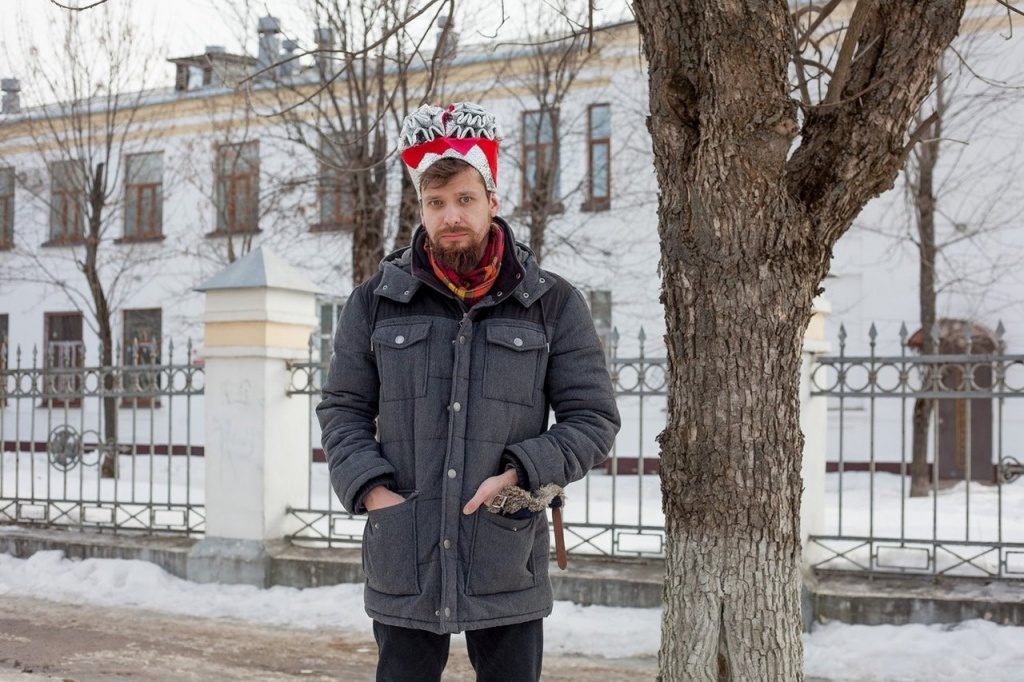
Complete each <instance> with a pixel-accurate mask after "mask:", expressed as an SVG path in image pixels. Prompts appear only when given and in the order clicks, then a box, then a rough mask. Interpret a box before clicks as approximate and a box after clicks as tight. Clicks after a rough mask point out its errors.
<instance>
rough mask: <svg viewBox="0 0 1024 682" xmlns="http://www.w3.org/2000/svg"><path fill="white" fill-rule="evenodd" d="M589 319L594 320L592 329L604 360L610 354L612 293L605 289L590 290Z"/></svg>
mask: <svg viewBox="0 0 1024 682" xmlns="http://www.w3.org/2000/svg"><path fill="white" fill-rule="evenodd" d="M587 298H588V303H590V317H591V318H592V319H593V320H594V328H595V329H596V330H597V336H598V338H599V339H600V340H601V347H602V348H604V354H605V357H606V358H610V357H611V353H612V329H613V327H612V292H611V291H608V290H607V289H592V290H591V291H590V292H589V293H588V296H587Z"/></svg>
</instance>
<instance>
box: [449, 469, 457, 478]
mask: <svg viewBox="0 0 1024 682" xmlns="http://www.w3.org/2000/svg"><path fill="white" fill-rule="evenodd" d="M456 476H458V473H457V472H456V471H455V469H449V470H448V478H455V477H456Z"/></svg>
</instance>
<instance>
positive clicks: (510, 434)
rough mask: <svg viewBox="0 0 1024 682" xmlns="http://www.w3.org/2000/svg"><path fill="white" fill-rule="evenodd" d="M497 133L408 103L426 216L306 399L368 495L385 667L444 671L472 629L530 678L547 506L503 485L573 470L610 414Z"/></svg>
mask: <svg viewBox="0 0 1024 682" xmlns="http://www.w3.org/2000/svg"><path fill="white" fill-rule="evenodd" d="M499 139H500V136H499V134H498V130H497V126H496V123H495V120H494V118H493V116H491V115H490V114H488V113H487V112H485V111H484V110H483V109H481V108H480V107H478V106H477V105H474V104H470V103H462V104H455V105H452V106H451V107H449V108H448V109H440V108H437V107H431V106H424V107H421V108H420V109H419V110H417V111H416V112H414V113H413V114H411V115H410V116H409V117H408V118H407V119H406V121H405V124H404V125H403V129H402V140H401V141H402V149H403V152H402V159H403V161H404V162H405V163H406V165H407V167H408V169H409V172H410V174H411V176H412V178H413V181H414V184H415V185H416V187H417V191H418V193H419V200H420V219H421V221H422V225H421V226H420V227H419V228H418V229H417V230H416V232H415V233H414V235H413V238H412V246H411V247H407V248H404V249H400V250H399V251H396V252H395V253H393V254H391V255H390V256H388V257H387V258H385V259H384V261H383V262H382V264H381V268H380V272H378V273H377V274H376V275H375V276H374V277H372V278H371V279H369V280H368V281H366V282H364V283H363V284H362V285H360V286H359V287H358V288H356V290H355V291H354V292H353V294H352V296H351V297H350V298H349V301H348V304H347V305H346V306H345V309H344V311H343V312H342V315H341V320H340V321H339V324H338V330H337V333H336V335H335V339H334V357H333V359H332V360H331V366H330V371H329V373H328V376H327V379H326V381H325V383H324V389H323V401H322V402H321V403H320V405H319V406H318V407H317V414H318V417H319V420H320V425H321V427H322V430H323V446H324V451H325V452H326V453H327V460H328V465H329V468H330V472H331V482H332V485H333V486H334V490H335V492H336V493H337V495H338V497H339V498H340V500H341V502H342V504H343V505H344V507H345V509H347V510H348V511H350V512H352V513H357V514H359V513H364V512H365V513H366V514H367V523H366V529H365V532H364V535H363V568H364V569H365V572H366V589H365V606H366V612H367V613H368V614H369V615H370V617H371V618H373V621H374V623H373V627H374V635H375V637H376V639H377V644H378V648H379V652H380V657H379V663H378V668H377V679H378V680H382V681H388V682H391V681H397V680H416V681H417V682H420V681H423V680H440V679H441V672H442V671H443V670H444V667H445V664H446V662H447V660H448V645H449V639H450V635H451V633H453V632H461V631H463V630H464V631H466V643H467V648H468V651H469V657H470V661H471V662H472V664H473V667H474V669H475V670H476V673H477V679H478V680H483V681H487V680H495V681H497V680H501V681H502V682H505V681H508V680H516V681H517V682H522V681H529V680H538V679H539V677H540V671H541V659H542V652H543V624H542V619H543V618H544V617H545V616H547V615H548V614H550V613H551V606H552V597H551V586H550V583H549V581H548V552H549V539H548V522H547V516H546V514H545V513H544V511H543V505H541V506H540V507H539V508H540V509H541V510H540V511H534V512H530V511H529V510H525V509H524V510H520V511H519V512H517V513H514V514H513V513H508V512H510V511H511V508H507V507H506V506H505V505H504V504H503V502H504V501H506V500H507V499H508V498H509V495H508V494H509V493H514V492H519V493H522V494H523V495H526V496H527V497H529V493H531V492H534V491H539V490H544V489H548V490H550V489H551V486H552V484H553V485H556V486H565V485H567V484H569V483H571V482H573V481H576V480H579V479H581V478H582V477H583V476H584V475H586V473H587V472H588V471H589V470H590V469H591V468H592V467H593V466H595V465H596V464H598V463H599V462H601V461H602V460H603V459H604V458H605V457H606V456H607V453H608V451H609V449H610V448H611V446H612V442H613V440H614V437H615V433H616V432H617V431H618V427H619V416H618V411H617V409H616V406H615V400H614V396H613V394H612V388H611V382H610V380H609V376H608V371H607V368H606V366H605V362H604V353H603V352H602V349H601V346H600V344H599V341H598V338H597V334H596V332H595V330H594V325H593V322H592V320H591V318H590V315H589V312H588V310H587V306H586V304H585V302H584V300H583V297H582V296H581V295H580V293H579V292H578V291H576V290H575V289H573V288H572V287H571V285H569V284H568V283H567V282H565V281H564V280H562V279H561V278H559V277H557V276H555V275H552V274H551V273H549V272H546V271H544V270H541V269H540V267H539V266H538V265H537V261H536V260H535V258H534V255H533V253H531V252H530V250H529V249H528V248H526V247H525V246H523V245H521V244H519V243H517V242H516V241H515V240H514V238H513V236H512V231H511V230H510V229H509V226H508V225H507V224H506V223H505V221H504V220H502V219H501V218H499V217H498V215H497V214H498V199H497V196H496V195H495V191H496V190H497V184H496V177H497V152H498V141H499ZM549 408H550V410H551V411H553V413H554V417H555V424H554V425H550V426H549V424H548V411H549ZM509 486H513V487H509ZM524 491H525V492H524ZM536 498H537V495H534V499H536ZM547 499H550V495H549V497H548V498H547ZM547 499H544V500H543V501H545V502H546V501H547Z"/></svg>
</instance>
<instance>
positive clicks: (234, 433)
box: [187, 247, 318, 587]
mask: <svg viewBox="0 0 1024 682" xmlns="http://www.w3.org/2000/svg"><path fill="white" fill-rule="evenodd" d="M196 291H201V292H203V293H205V294H206V312H205V315H204V318H203V321H204V324H205V332H204V339H203V358H204V360H205V365H206V389H205V404H206V415H205V422H206V448H205V453H206V454H205V461H206V498H205V499H206V537H205V538H204V539H203V540H201V541H200V542H198V543H197V544H196V545H195V546H194V547H193V549H192V552H191V554H190V556H189V560H188V566H187V573H188V579H189V580H193V581H196V582H221V583H246V584H252V585H258V586H261V587H264V586H268V584H269V575H268V574H269V563H270V562H269V558H270V556H272V555H273V554H274V553H275V552H276V551H279V550H280V549H282V548H283V547H284V541H283V538H284V536H285V535H287V534H288V532H289V523H288V516H287V512H286V510H287V508H288V506H289V505H291V506H303V504H304V500H306V497H307V494H308V488H309V480H308V474H309V457H310V453H309V450H308V447H307V446H308V438H307V437H306V434H307V433H308V432H309V428H310V423H309V419H310V417H309V409H308V403H307V401H305V400H293V399H291V398H289V397H288V395H287V387H288V380H289V376H288V369H287V361H288V360H303V359H305V358H306V357H307V353H308V343H309V335H310V333H311V331H312V329H313V328H314V327H315V325H316V324H317V315H316V294H317V293H318V290H317V288H316V287H315V286H314V285H312V284H311V283H310V282H309V281H308V280H307V279H306V278H305V277H303V276H302V275H301V274H299V273H298V272H297V271H296V270H295V269H294V268H292V267H291V266H290V265H288V264H287V263H286V262H284V261H283V260H282V259H281V258H280V257H278V256H276V255H275V254H273V253H272V252H270V251H268V250H267V249H265V248H263V247H259V248H257V249H255V250H253V251H251V252H250V253H248V254H247V255H246V256H244V257H243V258H241V259H239V260H237V261H235V262H234V263H232V264H231V265H230V266H228V267H227V268H225V269H224V270H223V271H221V272H220V273H218V274H217V275H215V276H213V277H211V278H210V279H208V280H206V281H205V282H203V283H202V284H201V285H199V286H198V287H196Z"/></svg>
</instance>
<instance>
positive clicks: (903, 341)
mask: <svg viewBox="0 0 1024 682" xmlns="http://www.w3.org/2000/svg"><path fill="white" fill-rule="evenodd" d="M909 335H910V332H909V331H908V330H907V323H906V322H900V345H901V346H903V347H904V348H906V346H907V336H909Z"/></svg>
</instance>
